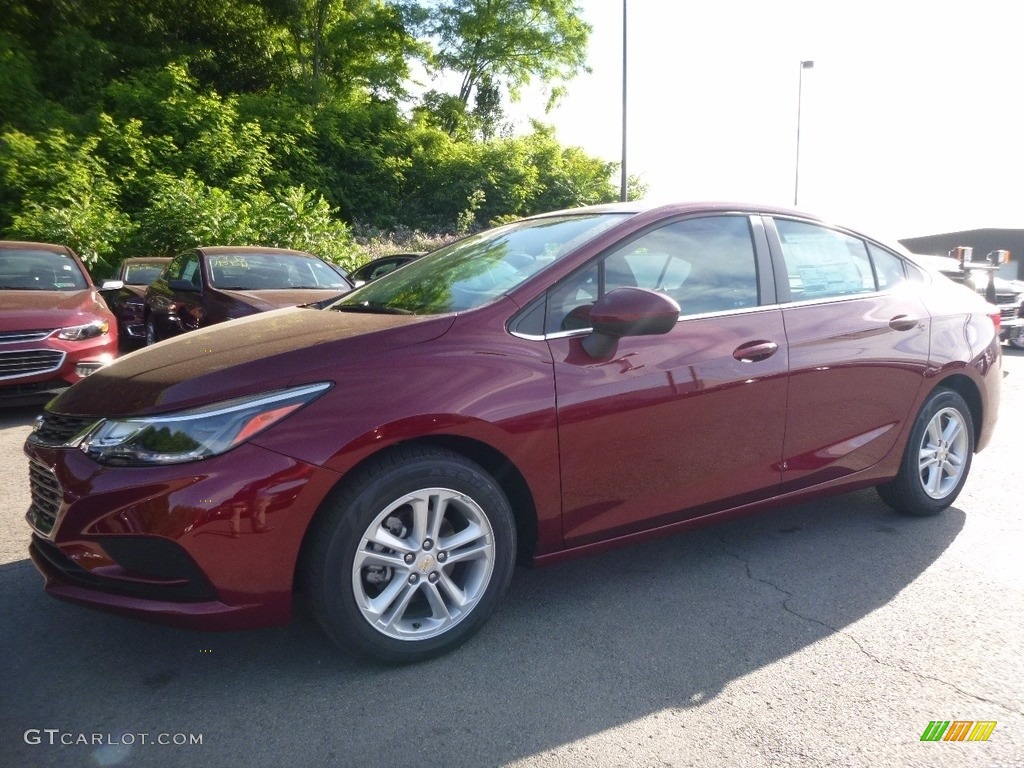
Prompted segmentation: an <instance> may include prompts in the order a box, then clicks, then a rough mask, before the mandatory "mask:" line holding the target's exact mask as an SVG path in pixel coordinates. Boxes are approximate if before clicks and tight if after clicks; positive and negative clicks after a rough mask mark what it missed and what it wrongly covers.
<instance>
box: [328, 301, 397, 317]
mask: <svg viewBox="0 0 1024 768" xmlns="http://www.w3.org/2000/svg"><path fill="white" fill-rule="evenodd" d="M331 309H333V310H336V311H338V312H366V313H369V314H374V315H415V314H416V313H415V312H413V311H412V310H408V309H401V308H400V307H389V306H388V305H387V304H372V303H370V302H369V301H364V302H363V303H362V304H336V305H335V306H333V307H331Z"/></svg>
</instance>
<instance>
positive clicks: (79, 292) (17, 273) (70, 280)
mask: <svg viewBox="0 0 1024 768" xmlns="http://www.w3.org/2000/svg"><path fill="white" fill-rule="evenodd" d="M116 355H117V324H116V323H115V322H114V316H113V315H112V314H111V313H110V310H109V309H108V308H107V305H106V303H105V302H104V301H103V299H102V298H101V297H100V295H99V293H98V292H97V290H96V286H95V285H93V282H92V280H91V279H90V277H89V273H88V272H87V271H86V269H85V266H84V265H83V264H82V261H81V259H79V258H78V255H77V254H76V253H75V252H74V251H72V250H71V249H70V248H68V247H66V246H63V245H49V244H46V243H22V242H0V405H13V404H17V403H19V402H24V401H28V400H32V399H37V398H39V397H50V396H53V395H55V394H57V393H58V392H59V391H60V390H62V389H66V388H67V387H68V386H70V385H71V384H74V383H75V382H76V381H79V380H80V379H82V378H83V377H85V376H87V375H89V374H90V373H92V372H93V371H95V370H96V369H97V368H100V367H102V366H104V365H106V364H107V363H109V362H110V361H111V360H113V359H114V357H115V356H116Z"/></svg>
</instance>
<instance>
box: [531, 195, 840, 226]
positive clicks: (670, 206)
mask: <svg viewBox="0 0 1024 768" xmlns="http://www.w3.org/2000/svg"><path fill="white" fill-rule="evenodd" d="M652 211H657V212H658V213H659V214H668V215H671V214H687V213H707V212H726V211H743V212H749V213H755V212H756V213H768V214H778V215H786V216H797V217H799V218H802V219H811V220H813V221H822V219H821V218H820V217H818V216H815V215H814V214H811V213H808V212H807V211H802V210H798V209H796V208H785V207H782V206H775V205H764V204H762V203H749V202H747V203H745V202H738V201H724V200H705V201H680V202H665V201H660V202H659V201H647V200H635V201H628V202H619V203H603V204H601V205H588V206H584V207H581V208H564V209H562V210H558V211H551V212H549V213H541V214H537V215H536V216H531V217H529V218H531V219H543V218H547V217H549V216H566V215H580V214H588V213H632V214H639V213H650V212H652Z"/></svg>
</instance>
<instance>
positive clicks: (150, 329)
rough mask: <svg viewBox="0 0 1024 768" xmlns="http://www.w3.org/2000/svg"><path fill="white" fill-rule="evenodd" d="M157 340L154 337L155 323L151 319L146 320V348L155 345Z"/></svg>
mask: <svg viewBox="0 0 1024 768" xmlns="http://www.w3.org/2000/svg"><path fill="white" fill-rule="evenodd" d="M158 341H159V339H158V338H157V337H156V321H155V320H153V317H152V316H150V317H147V318H146V346H147V347H151V346H153V345H154V344H156V343H157V342H158Z"/></svg>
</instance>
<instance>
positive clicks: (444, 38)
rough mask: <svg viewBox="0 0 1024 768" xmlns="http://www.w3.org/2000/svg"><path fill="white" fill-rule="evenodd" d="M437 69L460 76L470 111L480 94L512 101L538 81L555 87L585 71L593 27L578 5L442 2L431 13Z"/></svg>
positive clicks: (538, 0) (540, 0) (521, 0)
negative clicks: (495, 91) (499, 94)
mask: <svg viewBox="0 0 1024 768" xmlns="http://www.w3.org/2000/svg"><path fill="white" fill-rule="evenodd" d="M431 21H432V33H433V34H434V35H435V36H436V39H437V41H438V50H437V55H436V63H437V65H438V66H439V67H440V68H441V69H444V70H449V71H452V72H456V73H458V74H459V75H461V76H462V82H461V84H460V86H459V93H458V98H459V100H460V101H461V102H462V103H463V105H465V106H466V107H467V108H468V107H469V104H470V103H471V99H472V97H473V95H474V93H475V92H476V90H477V89H479V88H481V87H485V88H496V87H500V88H502V89H504V90H505V91H506V92H507V93H508V94H509V95H510V96H511V97H512V98H513V99H516V98H518V95H519V91H520V89H521V88H522V86H524V85H526V84H527V83H529V82H531V80H532V79H533V78H534V77H536V78H538V79H539V80H540V81H541V82H543V83H546V84H549V85H551V86H552V98H556V97H557V96H558V95H560V93H561V90H560V88H561V84H562V83H563V82H564V81H566V80H569V79H571V78H572V77H573V76H575V75H576V74H577V73H579V72H580V71H585V70H586V50H587V41H588V39H589V37H590V32H591V27H590V25H589V24H587V23H586V22H585V21H583V18H582V16H581V13H580V8H579V6H578V5H577V4H576V2H575V0H442V2H438V3H437V4H436V5H434V6H433V8H432V9H431Z"/></svg>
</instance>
